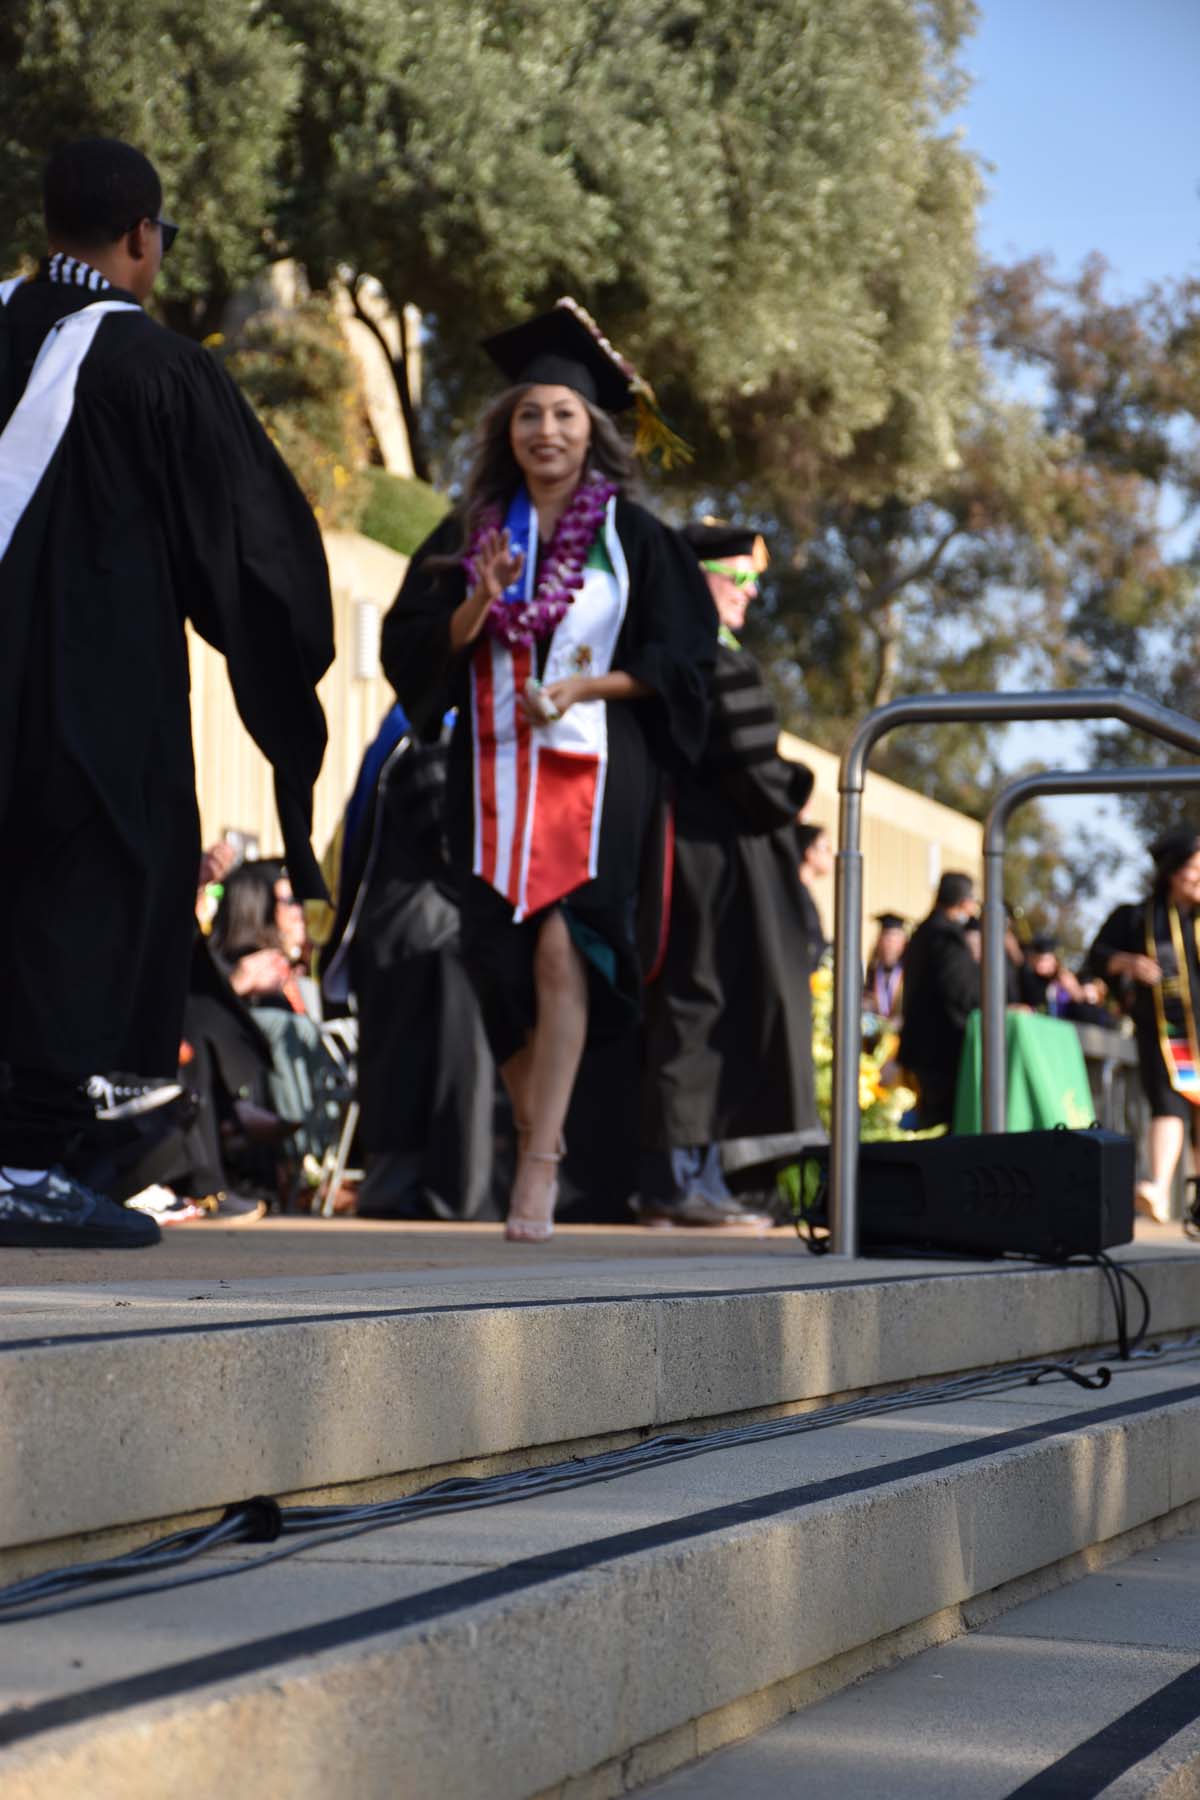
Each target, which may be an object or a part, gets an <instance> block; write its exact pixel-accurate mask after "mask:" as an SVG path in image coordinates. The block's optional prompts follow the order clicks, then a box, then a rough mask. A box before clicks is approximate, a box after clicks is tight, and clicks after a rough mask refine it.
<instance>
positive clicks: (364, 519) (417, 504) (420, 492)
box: [358, 469, 450, 556]
mask: <svg viewBox="0 0 1200 1800" xmlns="http://www.w3.org/2000/svg"><path fill="white" fill-rule="evenodd" d="M362 480H363V487H364V489H365V491H366V503H365V505H364V506H363V509H362V512H361V514H360V516H359V520H358V529H359V530H360V531H361V532H362V533H363V535H364V536H365V537H369V538H375V539H376V541H377V542H378V543H380V544H386V545H387V546H388V548H389V549H390V550H398V551H399V552H400V554H401V555H402V556H411V555H412V552H413V551H414V550H415V549H416V548H417V545H418V544H420V543H422V542H423V541H424V539H425V538H427V537H428V536H429V533H430V532H431V531H432V530H433V528H434V526H435V525H437V524H439V523H440V522H441V520H442V519H444V518H445V516H446V514H447V513H448V512H449V510H450V502H449V501H448V500H447V499H446V497H445V495H444V494H439V493H438V491H437V489H436V488H432V487H430V485H429V483H428V482H427V481H417V480H416V478H415V477H407V478H406V477H405V476H403V475H389V474H388V472H387V470H386V469H366V470H364V472H363V477H362Z"/></svg>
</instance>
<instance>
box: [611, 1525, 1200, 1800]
mask: <svg viewBox="0 0 1200 1800" xmlns="http://www.w3.org/2000/svg"><path fill="white" fill-rule="evenodd" d="M641 1791H642V1793H643V1794H644V1795H645V1800H651V1797H652V1796H653V1797H654V1800H727V1797H728V1796H729V1795H731V1794H736V1795H737V1796H738V1800H778V1797H779V1796H780V1795H781V1794H803V1795H804V1800H844V1796H845V1795H846V1794H848V1793H851V1794H854V1795H855V1796H857V1797H858V1800H961V1796H963V1795H964V1794H969V1795H970V1796H971V1800H1007V1796H1010V1795H1016V1794H1020V1795H1028V1796H1029V1797H1030V1800H1034V1796H1041V1797H1042V1800H1050V1797H1051V1796H1056V1795H1057V1796H1067V1795H1070V1796H1072V1797H1073V1800H1083V1797H1084V1796H1086V1795H1092V1794H1099V1793H1101V1792H1103V1793H1104V1794H1105V1795H1106V1796H1108V1797H1109V1800H1180V1797H1182V1796H1184V1795H1194V1794H1196V1793H1198V1792H1200V1535H1192V1536H1188V1537H1184V1538H1180V1539H1178V1540H1176V1541H1175V1542H1160V1543H1158V1544H1157V1545H1155V1546H1154V1548H1153V1549H1147V1550H1143V1551H1141V1552H1140V1553H1139V1554H1137V1555H1135V1556H1132V1557H1130V1558H1128V1559H1126V1560H1123V1561H1119V1562H1116V1563H1114V1564H1113V1565H1112V1566H1111V1567H1109V1568H1108V1569H1107V1570H1105V1571H1104V1572H1103V1573H1099V1574H1094V1575H1090V1576H1087V1577H1086V1578H1085V1579H1083V1580H1081V1581H1078V1582H1076V1583H1074V1584H1073V1585H1072V1586H1070V1587H1067V1588H1063V1589H1060V1590H1058V1591H1057V1592H1054V1593H1050V1594H1046V1595H1044V1596H1042V1597H1041V1598H1039V1599H1036V1600H1032V1601H1029V1602H1027V1603H1026V1604H1025V1605H1023V1606H1018V1607H1016V1608H1015V1609H1014V1610H1012V1611H1011V1612H1009V1613H1007V1614H1006V1615H1005V1616H1004V1617H1003V1618H1002V1619H999V1620H997V1621H996V1622H995V1623H993V1624H991V1625H989V1626H987V1627H983V1628H980V1629H978V1630H975V1631H973V1632H971V1633H970V1634H968V1635H966V1636H963V1637H960V1638H958V1639H956V1640H955V1641H954V1642H953V1643H949V1644H945V1645H942V1646H940V1647H939V1648H936V1649H932V1650H927V1651H925V1652H924V1653H923V1654H921V1655H919V1656H914V1657H912V1658H910V1659H908V1660H906V1661H905V1662H903V1663H901V1664H900V1665H899V1666H898V1667H896V1668H892V1669H889V1670H887V1671H885V1672H882V1673H880V1674H877V1675H873V1676H870V1677H868V1678H867V1679H866V1680H864V1681H861V1682H858V1683H856V1684H855V1685H853V1686H852V1687H849V1688H847V1689H846V1690H844V1691H843V1692H841V1693H839V1694H837V1695H835V1696H834V1697H833V1698H831V1699H828V1700H825V1701H822V1702H821V1703H820V1704H818V1705H815V1706H811V1707H808V1708H806V1709H805V1710H804V1711H803V1712H799V1713H796V1714H795V1715H794V1716H793V1717H791V1718H789V1719H787V1720H785V1721H784V1722H783V1723H782V1724H779V1725H776V1726H774V1727H773V1728H772V1729H770V1730H768V1731H764V1732H761V1733H759V1734H758V1735H757V1736H755V1737H754V1738H752V1739H750V1740H749V1741H748V1742H746V1743H743V1744H738V1745H733V1746H730V1747H729V1748H728V1749H726V1750H722V1751H719V1752H717V1753H716V1754H715V1755H712V1756H709V1757H706V1758H705V1759H704V1760H703V1761H702V1762H699V1763H696V1764H695V1765H693V1766H692V1767H690V1768H687V1769H682V1770H680V1771H679V1772H678V1773H677V1774H675V1775H671V1776H668V1777H666V1778H665V1779H664V1780H661V1781H656V1782H653V1783H652V1784H650V1785H649V1786H648V1787H646V1788H644V1789H642V1790H641Z"/></svg>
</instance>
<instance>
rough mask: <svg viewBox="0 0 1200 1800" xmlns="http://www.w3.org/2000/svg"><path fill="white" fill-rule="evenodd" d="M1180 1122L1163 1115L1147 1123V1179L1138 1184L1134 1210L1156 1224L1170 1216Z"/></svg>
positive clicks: (1178, 1146)
mask: <svg viewBox="0 0 1200 1800" xmlns="http://www.w3.org/2000/svg"><path fill="white" fill-rule="evenodd" d="M1183 1137H1184V1131H1183V1120H1182V1119H1176V1118H1174V1117H1173V1116H1172V1115H1170V1114H1166V1115H1163V1116H1160V1117H1157V1118H1153V1119H1151V1121H1150V1179H1149V1181H1142V1182H1139V1183H1138V1192H1137V1210H1138V1211H1139V1212H1140V1213H1143V1214H1146V1215H1148V1216H1149V1217H1150V1218H1152V1219H1157V1220H1158V1222H1159V1224H1160V1225H1164V1224H1166V1223H1167V1221H1168V1220H1169V1218H1170V1216H1171V1184H1172V1182H1173V1181H1174V1179H1175V1169H1176V1166H1177V1164H1178V1162H1179V1153H1180V1151H1181V1150H1182V1149H1183Z"/></svg>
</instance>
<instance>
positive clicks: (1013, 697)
mask: <svg viewBox="0 0 1200 1800" xmlns="http://www.w3.org/2000/svg"><path fill="white" fill-rule="evenodd" d="M1023 719H1027V720H1034V719H1049V720H1068V719H1116V720H1117V721H1119V722H1120V723H1122V724H1125V725H1128V726H1130V727H1131V728H1132V729H1133V730H1135V731H1144V732H1146V733H1147V735H1149V736H1151V737H1157V738H1160V739H1162V740H1163V742H1165V743H1168V744H1174V745H1176V746H1177V748H1179V749H1181V750H1188V751H1190V752H1191V753H1192V755H1194V756H1200V724H1198V723H1197V722H1196V720H1194V719H1189V718H1187V717H1186V716H1185V715H1184V714H1183V713H1177V712H1173V711H1172V710H1171V708H1170V707H1167V706H1161V705H1160V704H1159V703H1158V701H1156V700H1147V699H1146V698H1145V697H1144V695H1141V694H1134V693H1130V692H1129V691H1128V690H1127V689H1124V688H1078V689H1076V690H1075V691H1074V692H1071V693H1028V694H1026V693H1021V694H930V695H926V696H924V697H920V696H913V697H912V698H910V699H906V700H893V701H892V702H891V703H890V705H888V706H880V707H877V708H876V710H875V711H874V712H873V713H869V714H868V715H867V717H866V718H865V719H864V720H863V722H862V724H861V725H860V726H859V728H858V730H857V731H856V732H855V734H854V736H853V738H852V739H851V740H850V742H849V744H848V745H847V746H846V750H845V753H844V754H843V756H842V762H841V770H840V772H839V775H838V795H839V808H838V853H837V864H836V881H835V896H834V932H833V940H834V971H833V980H834V989H833V1112H832V1121H831V1123H832V1131H831V1133H830V1136H831V1139H832V1143H831V1146H830V1158H829V1225H830V1247H831V1249H832V1250H833V1252H834V1254H835V1255H837V1256H854V1255H856V1254H857V1251H858V1148H859V1116H858V1054H859V1045H860V1042H861V1038H862V979H863V972H862V959H861V954H860V952H861V949H862V850H861V842H862V790H863V784H864V782H865V780H866V773H867V763H868V760H869V758H870V755H871V751H872V750H873V749H874V747H875V745H876V744H877V743H878V742H879V740H880V738H882V737H884V736H885V735H886V734H887V733H888V732H889V731H894V730H895V729H896V727H897V726H899V725H937V724H962V723H970V722H971V721H974V720H979V721H981V722H986V721H988V720H994V721H996V722H997V723H1003V724H1014V723H1019V722H1020V721H1021V720H1023Z"/></svg>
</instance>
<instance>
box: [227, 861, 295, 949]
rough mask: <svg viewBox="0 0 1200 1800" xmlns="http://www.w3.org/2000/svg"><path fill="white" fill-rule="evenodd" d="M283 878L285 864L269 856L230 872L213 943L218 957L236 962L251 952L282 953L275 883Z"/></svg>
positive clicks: (239, 865)
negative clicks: (277, 923)
mask: <svg viewBox="0 0 1200 1800" xmlns="http://www.w3.org/2000/svg"><path fill="white" fill-rule="evenodd" d="M282 874H283V864H282V862H280V861H279V860H278V858H276V857H266V856H265V857H263V858H262V860H261V861H260V862H244V863H239V864H238V866H237V868H236V869H231V870H230V872H229V874H228V875H227V876H226V877H225V883H224V886H225V892H224V893H223V894H222V896H221V899H220V903H219V904H218V906H217V911H216V915H215V917H214V919H213V928H212V937H211V940H210V941H211V943H212V947H213V949H214V950H215V951H216V953H217V955H218V956H221V957H223V958H225V959H226V960H227V961H230V962H232V961H235V960H236V959H237V958H238V957H239V956H245V955H246V954H247V953H248V952H249V951H251V950H279V949H282V947H283V945H282V940H281V938H280V935H279V928H278V926H277V925H276V923H275V883H276V882H277V881H278V880H279V879H280V877H281V876H282Z"/></svg>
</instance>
